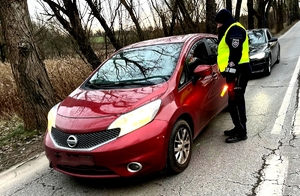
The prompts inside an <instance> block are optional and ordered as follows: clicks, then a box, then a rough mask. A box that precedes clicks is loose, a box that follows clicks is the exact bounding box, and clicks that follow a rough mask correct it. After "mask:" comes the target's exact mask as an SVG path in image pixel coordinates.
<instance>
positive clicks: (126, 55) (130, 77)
mask: <svg viewBox="0 0 300 196" xmlns="http://www.w3.org/2000/svg"><path fill="white" fill-rule="evenodd" d="M182 45H183V44H182V43H176V44H174V43H173V44H161V45H152V46H145V47H139V48H134V49H126V50H122V51H120V52H119V53H117V54H116V55H114V56H113V57H111V58H110V59H109V60H108V61H107V62H105V64H103V65H102V66H101V67H100V68H99V70H98V71H97V72H96V73H95V74H94V75H93V76H92V77H91V78H90V79H89V80H88V82H87V83H86V85H87V87H90V88H105V87H114V86H124V87H129V86H130V87H132V86H133V85H136V86H141V85H154V84H158V83H162V82H165V81H167V80H168V79H169V78H170V76H171V75H172V73H173V71H174V69H175V66H176V64H177V61H178V57H179V54H180V51H181V48H182Z"/></svg>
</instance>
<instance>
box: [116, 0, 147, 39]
mask: <svg viewBox="0 0 300 196" xmlns="http://www.w3.org/2000/svg"><path fill="white" fill-rule="evenodd" d="M132 1H133V0H130V4H129V3H128V2H127V1H126V0H120V2H121V3H122V5H123V6H124V7H125V8H126V10H127V11H128V13H129V15H130V18H131V20H132V21H133V23H134V24H135V27H136V31H137V34H138V37H139V40H140V41H143V40H144V39H145V36H144V33H143V30H142V28H141V26H140V25H141V24H140V23H139V20H138V18H137V16H136V14H135V11H136V10H135V9H134V5H133V2H132Z"/></svg>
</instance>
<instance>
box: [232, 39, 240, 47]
mask: <svg viewBox="0 0 300 196" xmlns="http://www.w3.org/2000/svg"><path fill="white" fill-rule="evenodd" d="M239 44H240V40H239V39H232V47H233V48H237V47H238V46H239Z"/></svg>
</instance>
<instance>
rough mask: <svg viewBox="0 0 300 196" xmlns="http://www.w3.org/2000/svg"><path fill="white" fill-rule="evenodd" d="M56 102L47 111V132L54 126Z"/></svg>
mask: <svg viewBox="0 0 300 196" xmlns="http://www.w3.org/2000/svg"><path fill="white" fill-rule="evenodd" d="M58 105H59V103H58V104H56V105H55V106H53V107H52V108H51V110H50V111H49V112H48V117H47V118H48V125H47V130H48V132H51V129H52V127H55V120H56V114H57V108H58Z"/></svg>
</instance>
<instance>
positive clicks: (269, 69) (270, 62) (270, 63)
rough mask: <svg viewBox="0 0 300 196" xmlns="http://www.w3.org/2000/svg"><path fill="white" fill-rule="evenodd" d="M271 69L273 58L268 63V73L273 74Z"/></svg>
mask: <svg viewBox="0 0 300 196" xmlns="http://www.w3.org/2000/svg"><path fill="white" fill-rule="evenodd" d="M271 67H272V60H271V57H269V62H268V73H270V72H271Z"/></svg>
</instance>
